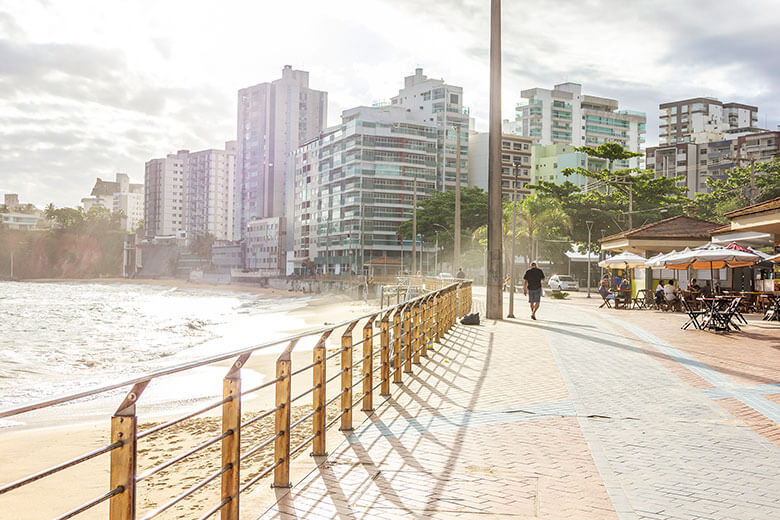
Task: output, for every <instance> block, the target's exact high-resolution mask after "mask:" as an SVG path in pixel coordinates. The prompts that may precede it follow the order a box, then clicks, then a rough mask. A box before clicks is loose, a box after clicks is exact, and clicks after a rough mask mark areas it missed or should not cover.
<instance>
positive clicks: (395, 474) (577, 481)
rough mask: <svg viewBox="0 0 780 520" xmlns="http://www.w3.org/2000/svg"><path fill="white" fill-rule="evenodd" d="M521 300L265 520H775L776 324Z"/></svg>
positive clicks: (461, 340)
mask: <svg viewBox="0 0 780 520" xmlns="http://www.w3.org/2000/svg"><path fill="white" fill-rule="evenodd" d="M520 301H521V303H519V305H518V310H519V311H520V312H519V313H518V316H519V317H520V319H518V320H512V321H499V322H492V321H489V322H486V323H484V324H483V325H480V326H478V327H467V326H460V325H459V326H458V327H457V328H456V329H455V330H454V333H453V334H451V335H449V336H448V338H447V340H446V341H445V342H444V343H443V344H442V345H438V346H436V347H435V350H434V352H432V353H431V357H430V358H429V359H428V360H424V361H423V363H422V365H421V366H418V367H415V376H413V377H411V378H409V379H408V380H407V381H408V383H407V384H406V385H404V386H396V387H395V388H394V390H393V394H392V397H391V398H389V399H388V400H387V401H385V402H384V403H383V404H381V405H380V406H378V407H377V410H376V412H375V413H374V414H373V415H370V416H369V418H368V419H367V420H366V422H364V423H363V424H361V425H359V426H358V427H357V428H356V429H355V430H354V431H353V432H352V433H351V434H345V436H344V442H343V443H342V444H341V445H339V446H338V447H337V448H336V449H333V450H331V453H330V456H329V457H328V458H327V460H326V461H324V462H323V463H322V464H321V465H320V466H319V467H318V468H317V469H316V470H314V471H312V472H311V473H309V474H308V475H307V476H305V477H304V478H303V479H302V480H301V481H300V482H297V483H295V485H294V487H293V488H292V489H291V490H289V492H288V493H286V494H283V493H281V492H280V490H277V493H279V496H280V497H281V498H280V500H279V502H278V503H277V504H276V505H274V506H273V507H272V508H271V509H269V510H268V511H266V512H265V513H264V514H261V515H260V518H262V519H263V520H266V519H290V518H306V519H319V518H339V519H375V518H377V519H378V518H388V519H390V518H392V519H397V518H441V519H450V518H478V519H482V518H518V519H525V518H554V519H561V518H577V519H588V518H594V519H611V518H615V519H621V520H623V519H667V518H668V519H727V518H728V519H740V520H748V519H772V518H780V329H778V327H777V326H776V325H775V326H774V328H772V327H770V326H767V327H764V328H759V327H758V326H756V327H749V328H748V330H749V331H752V332H747V334H745V335H731V336H724V335H716V334H712V333H708V332H700V331H683V334H680V332H679V331H678V330H677V329H678V328H679V326H680V323H677V322H678V321H679V320H680V319H682V317H681V316H680V315H676V316H674V315H662V314H660V313H652V312H649V311H648V312H645V313H640V312H635V313H631V312H628V311H607V312H604V311H603V310H602V311H599V310H598V309H596V307H597V303H594V302H595V301H594V300H593V301H586V300H583V299H580V300H578V301H575V302H562V303H552V302H550V301H549V300H546V299H545V301H544V303H543V305H542V309H541V311H540V313H539V318H540V319H539V320H538V321H536V322H532V321H530V320H529V319H527V318H526V314H527V313H526V312H524V311H525V310H526V305H525V300H523V299H521V300H520Z"/></svg>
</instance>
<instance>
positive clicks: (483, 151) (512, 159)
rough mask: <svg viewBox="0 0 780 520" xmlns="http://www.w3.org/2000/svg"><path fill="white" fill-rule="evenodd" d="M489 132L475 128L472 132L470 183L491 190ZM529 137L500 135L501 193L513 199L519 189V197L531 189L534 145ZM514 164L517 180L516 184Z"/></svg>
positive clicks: (470, 136)
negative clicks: (489, 177) (489, 182)
mask: <svg viewBox="0 0 780 520" xmlns="http://www.w3.org/2000/svg"><path fill="white" fill-rule="evenodd" d="M489 137H490V134H489V133H488V132H472V133H471V135H469V185H470V186H477V187H479V188H481V189H482V190H484V191H488V155H489V154H488V151H489V150H488V141H489ZM532 144H533V141H532V140H531V139H530V138H528V137H520V136H517V135H514V134H504V135H503V136H502V138H501V197H502V198H504V199H505V200H512V197H513V196H514V191H515V189H517V199H518V200H521V199H523V198H525V197H526V196H528V195H529V194H530V193H531V190H530V189H528V188H527V187H526V186H527V185H528V184H530V182H531V147H532ZM515 164H517V165H518V167H517V184H515Z"/></svg>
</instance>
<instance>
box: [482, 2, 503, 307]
mask: <svg viewBox="0 0 780 520" xmlns="http://www.w3.org/2000/svg"><path fill="white" fill-rule="evenodd" d="M488 150H489V153H488V247H487V262H486V266H485V267H486V269H487V299H486V302H485V303H486V305H485V307H486V312H485V315H486V317H487V319H492V320H500V319H503V317H504V316H503V314H504V312H503V303H504V295H503V294H502V291H501V285H502V272H501V245H502V244H501V239H502V234H503V229H502V225H501V224H502V222H501V221H502V219H501V213H502V204H501V0H490V126H489V137H488Z"/></svg>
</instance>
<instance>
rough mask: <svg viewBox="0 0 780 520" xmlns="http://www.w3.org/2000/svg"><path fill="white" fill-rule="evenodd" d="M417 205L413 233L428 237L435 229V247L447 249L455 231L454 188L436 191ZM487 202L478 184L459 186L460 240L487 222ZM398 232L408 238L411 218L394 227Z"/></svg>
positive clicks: (431, 236) (410, 234)
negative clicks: (467, 186) (437, 236)
mask: <svg viewBox="0 0 780 520" xmlns="http://www.w3.org/2000/svg"><path fill="white" fill-rule="evenodd" d="M417 205H418V210H417V233H418V234H420V235H422V236H424V237H427V238H428V239H431V238H433V237H434V236H435V235H436V233H437V232H439V247H440V248H441V249H442V250H444V251H450V250H451V249H452V245H453V241H454V231H455V191H454V190H450V191H443V192H439V193H436V194H435V195H434V196H433V197H431V198H428V199H423V200H420V201H418V203H417ZM487 206H488V195H487V193H486V192H484V191H482V190H481V189H480V188H476V187H474V188H462V189H461V190H460V221H461V224H460V226H461V233H462V236H461V242H466V240H467V239H468V237H470V236H471V234H472V233H473V231H474V230H475V229H477V228H478V227H480V226H482V225H484V224H486V223H487ZM442 228H444V229H442ZM398 235H399V236H401V237H403V238H405V239H407V240H411V239H412V221H411V219H410V220H407V221H406V222H404V223H402V224H401V225H400V226H399V227H398Z"/></svg>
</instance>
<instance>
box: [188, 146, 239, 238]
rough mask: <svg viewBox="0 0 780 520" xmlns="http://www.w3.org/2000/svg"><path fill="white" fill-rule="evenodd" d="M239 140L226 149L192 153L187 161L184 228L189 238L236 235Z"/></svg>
mask: <svg viewBox="0 0 780 520" xmlns="http://www.w3.org/2000/svg"><path fill="white" fill-rule="evenodd" d="M235 182H236V142H235V141H228V142H226V143H225V149H224V150H217V149H209V150H201V151H199V152H190V153H189V154H188V155H187V156H186V159H185V163H184V184H183V193H184V213H183V215H184V217H183V218H184V230H185V231H186V232H187V237H188V238H194V237H197V236H199V235H204V234H207V233H208V234H210V235H211V236H213V237H214V238H215V239H216V240H219V241H230V240H237V239H238V237H236V236H235V224H234V218H235V208H234V201H235Z"/></svg>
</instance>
